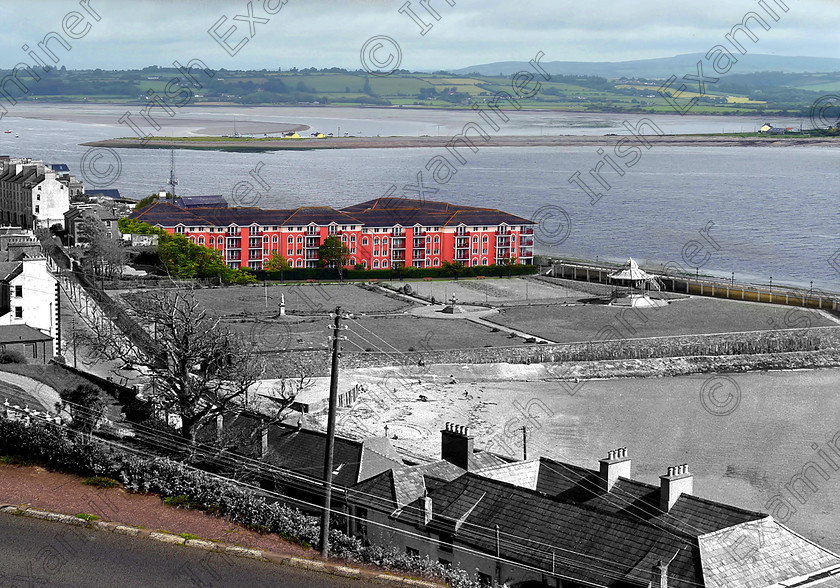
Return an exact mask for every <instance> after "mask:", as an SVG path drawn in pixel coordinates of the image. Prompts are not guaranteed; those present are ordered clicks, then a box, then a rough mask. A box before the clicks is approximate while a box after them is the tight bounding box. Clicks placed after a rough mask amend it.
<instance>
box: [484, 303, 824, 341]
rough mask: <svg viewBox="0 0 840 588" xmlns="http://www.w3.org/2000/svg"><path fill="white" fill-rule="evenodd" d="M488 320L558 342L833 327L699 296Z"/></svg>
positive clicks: (796, 311) (797, 313) (791, 312)
mask: <svg viewBox="0 0 840 588" xmlns="http://www.w3.org/2000/svg"><path fill="white" fill-rule="evenodd" d="M487 320H489V321H491V322H494V323H497V324H500V325H505V326H508V327H514V328H517V329H520V330H522V331H525V332H527V333H531V334H533V335H537V336H540V337H545V338H546V339H549V340H551V341H557V342H560V343H568V342H577V341H592V340H595V339H616V338H628V339H632V338H637V337H664V336H668V335H692V334H711V333H728V332H737V331H761V330H776V329H787V328H796V327H800V328H802V327H822V326H836V323H834V322H832V321H830V320H828V319H827V318H825V317H824V316H823V315H821V314H820V313H818V312H816V311H814V310H805V309H802V308H797V307H791V306H776V305H769V304H757V303H750V302H737V301H732V300H716V299H711V298H699V297H698V298H690V299H686V300H678V301H675V302H672V303H671V304H669V305H668V306H665V307H662V308H644V309H639V308H637V309H627V308H618V307H614V306H605V305H583V306H570V307H565V306H560V305H558V306H540V307H516V308H506V309H504V310H503V311H502V313H501V314H499V315H495V316H490V317H487ZM599 332H600V334H599Z"/></svg>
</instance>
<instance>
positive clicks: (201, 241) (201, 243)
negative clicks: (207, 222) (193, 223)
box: [198, 237, 204, 245]
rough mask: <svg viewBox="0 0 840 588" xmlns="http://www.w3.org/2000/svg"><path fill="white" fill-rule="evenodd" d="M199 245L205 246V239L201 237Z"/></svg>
mask: <svg viewBox="0 0 840 588" xmlns="http://www.w3.org/2000/svg"><path fill="white" fill-rule="evenodd" d="M198 244H199V245H204V237H199V238H198Z"/></svg>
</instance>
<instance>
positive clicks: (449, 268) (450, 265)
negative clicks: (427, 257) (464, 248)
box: [440, 261, 466, 277]
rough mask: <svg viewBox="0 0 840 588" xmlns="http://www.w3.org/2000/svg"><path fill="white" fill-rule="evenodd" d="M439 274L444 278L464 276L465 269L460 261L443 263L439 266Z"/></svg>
mask: <svg viewBox="0 0 840 588" xmlns="http://www.w3.org/2000/svg"><path fill="white" fill-rule="evenodd" d="M440 269H441V272H442V273H443V274H444V275H446V276H455V277H457V276H460V275H463V274H464V271H465V270H466V267H465V266H464V264H463V263H461V262H460V261H444V262H443V263H441V264H440Z"/></svg>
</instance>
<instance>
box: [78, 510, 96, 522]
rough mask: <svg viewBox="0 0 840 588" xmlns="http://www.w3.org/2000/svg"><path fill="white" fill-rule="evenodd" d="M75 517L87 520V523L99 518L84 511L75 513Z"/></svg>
mask: <svg viewBox="0 0 840 588" xmlns="http://www.w3.org/2000/svg"><path fill="white" fill-rule="evenodd" d="M76 518H77V519H82V520H85V521H87V522H89V523H90V522H93V521H98V520H99V517H98V516H96V515H92V514H85V513H83V512H80V513H79V514H77V515H76Z"/></svg>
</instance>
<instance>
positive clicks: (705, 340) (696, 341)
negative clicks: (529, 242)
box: [277, 327, 840, 375]
mask: <svg viewBox="0 0 840 588" xmlns="http://www.w3.org/2000/svg"><path fill="white" fill-rule="evenodd" d="M837 349H840V327H812V328H806V329H787V330H777V331H760V332H748V333H725V334H712V335H679V336H672V337H657V338H645V339H614V340H610V341H590V342H585V343H565V344H550V345H533V344H529V345H519V346H516V347H482V348H477V349H448V350H441V351H413V352H407V353H401V354H395V353H354V352H348V351H345V352H343V353H342V357H341V367H342V368H345V369H352V368H365V367H384V366H393V365H418V364H420V362H421V361H422V362H423V363H425V364H427V365H430V364H449V363H467V364H482V363H525V364H530V363H557V362H586V361H605V360H606V361H609V360H613V361H615V360H646V359H655V358H668V357H704V356H709V357H715V356H734V355H758V354H764V355H767V354H783V353H793V352H815V351H823V350H837ZM293 353H294V364H295V365H296V366H298V365H302V366H305V369H307V370H311V372H310V373H311V375H328V374H329V353H328V352H327V351H295V352H293ZM283 355H284V354H279V355H278V356H277V357H278V359H279V360H280V361H279V365H278V367H277V369H278V371H283V369H284V368H283V367H282V366H283V364H284V363H285V362H284V357H283Z"/></svg>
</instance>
